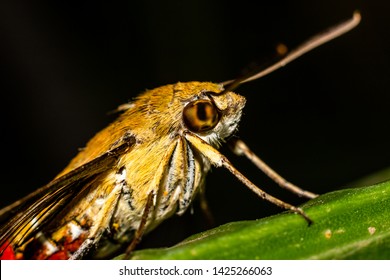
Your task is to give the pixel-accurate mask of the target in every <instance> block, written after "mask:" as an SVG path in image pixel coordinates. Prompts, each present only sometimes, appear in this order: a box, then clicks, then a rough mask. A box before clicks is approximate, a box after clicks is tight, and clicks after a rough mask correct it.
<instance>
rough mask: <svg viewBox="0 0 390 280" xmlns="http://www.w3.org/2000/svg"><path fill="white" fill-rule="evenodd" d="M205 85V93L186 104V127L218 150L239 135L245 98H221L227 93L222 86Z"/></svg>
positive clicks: (235, 95) (227, 96)
mask: <svg viewBox="0 0 390 280" xmlns="http://www.w3.org/2000/svg"><path fill="white" fill-rule="evenodd" d="M204 85H205V89H203V90H202V91H201V92H200V94H198V95H196V96H195V97H194V98H193V99H192V100H190V101H189V102H188V103H186V104H185V106H184V108H183V114H182V118H183V124H184V126H185V127H186V129H188V130H190V131H191V132H194V133H196V134H197V135H198V136H199V137H201V138H202V139H203V140H205V141H206V142H208V143H210V144H212V145H215V146H219V144H220V143H221V142H223V141H224V140H225V139H226V138H228V137H229V136H231V135H232V134H233V133H234V132H235V131H236V129H237V126H238V123H239V121H240V119H241V115H242V110H243V108H244V106H245V98H244V97H243V96H240V95H238V94H236V93H234V92H231V91H229V92H225V93H224V94H222V95H220V94H219V93H220V92H222V91H223V90H224V89H223V86H222V85H217V84H209V83H205V84H204ZM208 85H212V88H210V87H208Z"/></svg>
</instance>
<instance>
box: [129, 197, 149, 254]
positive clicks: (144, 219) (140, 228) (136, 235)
mask: <svg viewBox="0 0 390 280" xmlns="http://www.w3.org/2000/svg"><path fill="white" fill-rule="evenodd" d="M154 197H155V195H154V193H153V192H150V193H149V195H148V198H147V200H146V204H145V208H144V212H143V213H142V217H141V222H140V224H139V226H138V229H137V230H136V232H135V233H134V238H133V240H132V241H131V243H130V245H129V246H128V247H127V249H126V254H125V256H126V257H125V258H126V259H128V257H129V255H130V254H131V252H132V251H133V250H134V249H135V247H136V246H137V245H138V243H139V242H140V241H141V238H142V236H143V235H144V233H145V226H146V223H147V221H148V218H149V213H150V210H151V209H152V208H153V200H154Z"/></svg>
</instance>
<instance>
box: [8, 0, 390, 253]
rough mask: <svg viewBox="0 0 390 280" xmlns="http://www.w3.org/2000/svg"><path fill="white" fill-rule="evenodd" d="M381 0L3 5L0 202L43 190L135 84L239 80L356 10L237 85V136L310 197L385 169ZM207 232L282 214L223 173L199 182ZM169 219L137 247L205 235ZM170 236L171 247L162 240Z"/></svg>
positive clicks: (199, 225) (386, 43)
mask: <svg viewBox="0 0 390 280" xmlns="http://www.w3.org/2000/svg"><path fill="white" fill-rule="evenodd" d="M389 6H390V4H388V2H387V1H336V0H331V1H329V0H328V1H262V2H260V1H234V3H226V1H205V0H201V1H179V0H177V1H122V2H119V3H113V2H109V1H34V2H31V3H30V2H29V1H24V2H23V1H19V0H18V1H2V3H1V4H0V32H1V33H0V35H1V44H0V61H1V65H2V68H1V69H2V70H1V71H2V72H1V74H2V75H1V77H2V84H1V89H0V90H1V92H2V95H1V96H2V102H1V104H2V110H1V114H2V115H1V120H2V129H1V131H2V132H1V147H2V163H3V167H2V168H1V203H2V204H4V205H5V204H7V203H9V202H11V201H13V200H15V199H17V198H20V197H21V196H23V195H25V194H26V193H28V192H30V191H32V190H33V189H35V188H37V187H40V186H42V185H44V184H46V183H47V182H49V181H50V180H51V179H52V178H53V177H54V176H55V175H56V174H57V173H58V172H59V171H61V170H62V168H64V167H65V166H66V164H67V163H68V161H69V160H70V159H71V158H72V157H73V156H74V155H75V154H76V153H77V149H78V148H79V147H83V146H84V144H85V143H86V142H87V141H88V139H89V138H91V137H92V136H93V135H94V134H95V133H96V132H97V131H99V130H100V129H102V128H103V127H104V126H106V125H107V124H108V123H109V122H111V121H112V120H113V116H109V115H107V114H106V113H107V112H109V111H111V110H112V109H115V108H116V107H117V106H118V105H119V104H122V103H125V102H127V101H129V100H131V99H132V98H133V97H134V96H136V95H137V94H138V93H140V92H142V91H144V90H145V89H151V88H154V87H157V86H159V85H164V84H168V83H175V82H177V81H192V80H199V81H214V82H221V81H224V80H228V79H232V78H234V77H237V76H238V75H239V74H240V71H242V70H243V69H244V68H245V67H246V66H247V65H250V64H253V63H262V62H267V61H269V60H270V59H272V58H274V49H275V46H276V45H277V44H278V43H280V42H283V43H285V44H286V45H287V46H292V47H293V46H296V45H298V44H299V43H301V42H302V41H304V40H306V39H307V38H308V37H310V36H312V35H314V34H316V33H318V32H320V31H322V30H323V29H325V28H327V27H330V26H332V25H334V24H336V23H338V22H340V21H342V20H344V19H347V18H349V17H351V16H352V13H353V11H354V10H356V9H359V10H360V11H361V13H362V17H363V19H362V23H361V24H360V25H359V26H358V28H356V29H355V30H353V31H351V32H350V33H348V34H346V35H344V36H343V37H341V38H338V39H336V40H335V41H332V42H331V43H328V44H326V45H324V46H322V47H320V48H319V49H316V50H314V51H313V52H311V53H310V54H307V55H305V56H304V57H302V58H300V59H299V60H297V61H294V62H293V63H291V64H290V65H288V66H287V67H285V68H283V69H281V70H278V71H277V72H275V73H273V74H271V75H269V76H267V77H264V78H262V79H261V80H258V81H254V82H251V83H249V84H245V85H242V86H241V87H240V88H239V89H237V90H236V91H237V92H239V93H240V94H242V95H244V96H245V97H247V106H246V108H245V114H244V116H243V118H242V121H241V125H240V129H239V133H238V135H239V136H240V137H241V138H242V139H243V140H245V141H246V142H247V144H248V145H249V146H250V147H251V148H252V149H253V150H254V151H255V152H256V153H257V154H258V155H260V156H261V157H262V158H263V159H264V160H265V161H266V162H267V163H268V164H270V165H271V166H272V167H274V169H276V170H277V171H279V172H280V173H281V174H282V175H284V176H285V177H286V178H288V179H289V180H291V181H292V182H294V183H296V184H298V185H300V186H302V187H304V188H306V189H309V190H312V191H314V192H318V193H324V192H328V191H332V190H335V189H339V188H342V187H344V186H346V185H347V184H348V183H350V182H352V181H354V180H357V179H359V178H361V177H363V176H366V175H368V174H370V173H373V172H376V171H378V170H380V169H383V168H385V167H388V166H390V149H389V143H390V133H389V123H390V120H389V115H390V113H389V104H390V94H389V89H390V85H389V76H390V66H389V62H390V57H389V54H390V52H389V47H390V36H389V35H390V34H389V28H390V20H389V12H388V11H389ZM222 152H223V153H224V154H225V155H226V156H227V157H228V158H229V159H231V161H232V162H233V163H234V164H235V165H236V167H237V168H238V169H239V170H241V171H242V172H243V173H244V174H245V175H247V176H248V177H249V178H250V179H251V180H253V181H254V182H255V183H256V184H258V185H259V186H260V187H264V189H265V190H267V191H269V192H270V193H272V194H275V195H277V196H279V197H281V198H283V199H284V200H287V201H289V202H292V203H295V204H299V203H302V202H303V201H304V200H302V199H297V198H296V197H295V196H294V195H292V194H288V193H286V192H285V191H279V190H278V188H277V187H276V186H275V184H274V183H273V182H271V181H270V180H269V179H267V178H266V177H265V176H264V175H263V174H262V173H261V172H260V171H257V170H256V168H254V167H253V166H252V165H251V164H249V163H248V161H247V160H245V159H241V158H236V157H235V156H234V155H233V154H231V153H230V152H229V151H228V150H227V149H222ZM207 197H208V200H209V204H210V207H211V209H212V212H213V214H214V216H215V219H216V225H218V224H222V223H226V222H229V221H235V220H243V219H255V218H260V217H263V216H265V215H269V214H272V213H276V212H278V211H280V210H279V209H277V208H276V207H274V206H273V205H270V204H269V203H268V202H264V201H261V200H260V199H258V198H257V197H256V196H255V195H254V194H252V193H251V192H250V191H249V190H247V189H246V188H245V186H243V185H242V184H241V183H239V182H238V181H237V180H236V179H235V178H234V177H233V176H232V175H231V174H229V173H228V172H227V171H225V170H219V169H218V170H217V169H214V170H213V172H212V173H211V174H209V176H208V178H207ZM194 210H195V213H194V215H190V214H186V215H185V216H184V217H183V218H174V219H171V220H170V221H167V222H166V223H164V224H163V225H162V226H161V227H160V228H159V229H157V230H155V231H154V232H153V233H151V234H150V235H149V236H147V237H146V238H145V241H144V242H143V244H142V246H165V245H169V244H172V243H174V242H177V241H179V240H181V239H183V238H184V237H186V236H188V235H189V234H190V233H193V232H199V231H200V230H203V229H205V228H207V226H206V225H205V223H204V221H203V216H202V214H201V213H200V212H199V211H198V210H199V209H198V207H197V204H196V203H195V204H194ZM168 236H169V238H168Z"/></svg>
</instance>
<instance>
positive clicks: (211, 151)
mask: <svg viewBox="0 0 390 280" xmlns="http://www.w3.org/2000/svg"><path fill="white" fill-rule="evenodd" d="M184 137H185V138H186V139H187V141H188V142H190V144H191V145H192V146H193V147H194V148H195V149H196V150H197V151H198V152H199V153H201V154H202V155H203V156H204V157H206V158H207V159H208V160H209V161H210V162H211V163H212V164H213V165H215V166H217V167H221V166H222V167H224V168H226V169H227V170H229V171H230V172H231V173H232V174H233V175H234V176H236V177H237V179H239V180H240V181H241V182H242V183H243V184H244V185H245V186H247V187H248V188H249V189H250V190H251V191H253V192H254V193H255V194H257V195H258V196H259V197H261V198H263V199H265V200H268V201H269V202H271V203H273V204H275V205H277V206H279V207H281V208H284V209H287V210H291V211H293V212H295V213H297V214H299V215H301V216H302V217H303V218H304V219H305V220H306V221H307V222H308V223H309V224H311V223H312V220H311V219H310V218H309V217H308V216H307V215H306V213H305V212H304V211H303V210H302V209H301V208H299V207H295V206H293V205H291V204H289V203H286V202H284V201H282V200H280V199H278V198H276V197H274V196H272V195H269V194H268V193H266V192H265V191H263V190H262V189H260V188H258V187H257V186H256V185H255V184H253V183H252V182H251V181H249V179H248V178H246V177H245V176H244V175H243V174H242V173H240V172H239V171H238V170H237V169H236V168H235V167H234V166H233V165H232V164H231V163H230V161H229V160H228V159H227V158H226V157H225V156H224V155H223V154H221V153H220V152H219V151H218V150H216V149H215V148H214V147H212V146H211V145H209V144H208V143H206V142H205V141H204V140H203V139H201V138H199V137H198V136H197V135H195V134H193V133H192V132H190V131H186V132H184Z"/></svg>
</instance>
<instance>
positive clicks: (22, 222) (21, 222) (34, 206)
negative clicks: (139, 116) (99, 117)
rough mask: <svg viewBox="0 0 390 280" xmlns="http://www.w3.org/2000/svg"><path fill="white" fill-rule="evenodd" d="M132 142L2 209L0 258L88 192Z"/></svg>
mask: <svg viewBox="0 0 390 280" xmlns="http://www.w3.org/2000/svg"><path fill="white" fill-rule="evenodd" d="M135 142H136V141H135V137H130V138H129V137H128V138H127V139H126V142H123V143H122V144H120V145H118V146H116V147H115V148H113V149H111V150H109V151H108V152H106V153H104V154H102V155H100V156H98V157H97V158H95V159H93V160H91V161H89V162H87V163H86V164H84V165H81V166H80V167H77V168H75V169H74V170H72V171H70V172H69V173H66V174H65V175H63V176H61V177H59V178H57V179H54V180H53V181H51V182H50V183H49V184H47V185H45V186H43V187H42V188H40V189H38V190H37V191H35V192H33V193H31V194H30V195H28V196H26V197H24V198H22V199H20V200H19V201H16V202H15V203H13V204H11V205H9V206H7V207H5V208H3V209H1V210H0V223H1V225H0V255H1V254H2V253H3V251H4V250H5V248H6V247H7V245H8V244H14V245H16V246H21V245H22V244H23V242H24V241H25V240H28V238H30V237H32V236H34V235H35V234H36V233H37V232H39V230H40V229H42V227H43V226H45V225H46V224H47V223H48V222H50V221H51V220H52V219H51V218H52V217H53V216H56V215H60V214H61V210H63V209H64V208H65V207H66V206H67V205H68V204H69V203H71V202H72V201H73V199H75V198H76V197H77V195H78V194H79V193H80V192H81V191H83V189H84V188H88V187H89V185H90V182H92V181H93V179H94V178H95V177H96V176H98V175H99V174H101V173H102V172H104V171H106V170H109V169H110V168H112V167H113V166H114V165H115V163H116V162H117V160H118V158H119V157H120V156H121V155H122V154H124V153H125V152H128V151H129V150H130V149H131V148H132V146H134V144H135ZM11 216H12V218H11V219H9V217H11Z"/></svg>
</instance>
